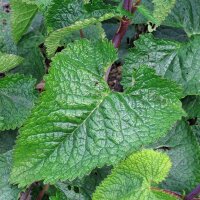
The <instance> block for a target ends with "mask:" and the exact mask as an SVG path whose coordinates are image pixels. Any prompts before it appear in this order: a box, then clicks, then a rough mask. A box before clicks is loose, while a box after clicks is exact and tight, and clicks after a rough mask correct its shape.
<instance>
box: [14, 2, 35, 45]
mask: <svg viewBox="0 0 200 200" xmlns="http://www.w3.org/2000/svg"><path fill="white" fill-rule="evenodd" d="M11 7H12V15H11V24H12V35H13V38H14V40H15V42H16V43H17V42H19V40H20V39H21V37H22V35H23V34H24V33H25V32H26V31H27V29H28V27H29V24H30V22H31V20H32V19H33V17H34V16H35V14H36V13H37V11H38V7H37V6H36V5H34V4H27V3H24V2H23V0H11Z"/></svg>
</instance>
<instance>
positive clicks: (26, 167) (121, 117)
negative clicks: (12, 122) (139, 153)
mask: <svg viewBox="0 0 200 200" xmlns="http://www.w3.org/2000/svg"><path fill="white" fill-rule="evenodd" d="M115 51H116V50H115V49H114V47H113V46H112V44H111V43H109V42H107V41H99V42H96V43H91V42H89V41H87V40H81V41H76V42H75V43H74V44H70V45H68V46H67V48H66V49H65V50H64V51H62V52H61V53H59V54H58V55H57V56H55V58H54V59H53V63H52V67H51V70H50V73H49V75H48V76H47V77H46V79H45V80H46V88H45V89H46V91H45V92H44V93H43V95H42V97H41V99H40V103H39V104H38V106H37V107H36V108H35V109H34V110H33V112H32V115H31V117H30V118H29V119H28V120H27V122H26V124H25V125H24V127H23V128H22V129H21V134H20V137H19V138H18V141H17V146H16V149H15V153H14V155H15V156H14V160H15V162H14V168H13V171H12V182H14V183H19V184H20V186H25V185H27V184H30V183H32V182H34V181H35V180H44V181H45V182H50V183H55V182H56V181H58V180H59V179H61V180H66V179H68V180H73V179H75V178H76V177H82V176H83V175H86V174H88V173H89V172H90V171H91V170H92V169H94V168H95V167H97V166H99V167H100V166H103V165H104V164H106V163H108V164H115V163H117V162H118V161H119V160H120V159H122V158H124V156H126V155H127V154H128V153H129V152H132V151H133V150H137V149H139V148H140V147H141V146H142V145H143V144H146V143H151V142H153V141H155V140H156V139H157V138H159V137H161V136H162V135H164V134H165V133H166V131H167V130H168V129H169V128H170V127H171V126H172V124H173V123H175V121H176V120H177V119H179V118H180V117H181V116H182V115H184V112H183V110H182V108H181V103H180V102H179V100H178V99H179V98H180V96H181V89H180V88H179V87H178V86H177V85H176V84H175V83H173V82H170V81H167V80H165V79H162V78H160V77H158V76H156V75H155V74H154V70H152V69H150V68H146V67H143V68H141V69H139V70H138V71H137V72H136V73H134V75H133V76H134V77H135V81H136V85H135V86H134V87H132V88H129V90H127V91H126V92H125V93H124V94H122V93H115V92H111V91H110V90H109V88H108V86H107V84H106V82H105V81H104V79H103V74H104V72H105V68H106V67H108V66H110V64H111V63H113V62H114V60H116V52H115ZM27 146H28V151H27Z"/></svg>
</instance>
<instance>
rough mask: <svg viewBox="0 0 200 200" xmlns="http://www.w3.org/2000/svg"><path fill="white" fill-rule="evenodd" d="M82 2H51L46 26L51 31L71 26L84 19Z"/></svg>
mask: <svg viewBox="0 0 200 200" xmlns="http://www.w3.org/2000/svg"><path fill="white" fill-rule="evenodd" d="M84 14H85V11H84V9H83V1H82V0H66V1H60V0H53V3H52V4H51V6H50V7H49V9H48V11H47V15H46V21H47V25H48V26H49V27H51V28H52V29H53V30H56V29H60V28H63V27H65V26H69V25H72V24H73V23H75V22H76V21H79V20H81V18H84Z"/></svg>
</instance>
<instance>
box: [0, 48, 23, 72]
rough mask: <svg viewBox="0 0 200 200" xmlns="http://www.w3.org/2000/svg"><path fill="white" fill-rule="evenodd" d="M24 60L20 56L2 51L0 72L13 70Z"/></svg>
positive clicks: (0, 54)
mask: <svg viewBox="0 0 200 200" xmlns="http://www.w3.org/2000/svg"><path fill="white" fill-rule="evenodd" d="M22 61H23V58H22V57H20V56H16V55H12V54H5V53H1V52H0V73H4V72H6V71H9V70H11V69H12V68H14V67H16V66H17V65H19V64H20V63H21V62H22Z"/></svg>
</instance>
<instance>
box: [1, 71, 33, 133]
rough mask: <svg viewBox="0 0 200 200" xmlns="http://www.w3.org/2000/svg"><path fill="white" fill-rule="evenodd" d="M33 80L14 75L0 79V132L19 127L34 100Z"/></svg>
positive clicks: (27, 114)
mask: <svg viewBox="0 0 200 200" xmlns="http://www.w3.org/2000/svg"><path fill="white" fill-rule="evenodd" d="M34 85H35V79H32V78H29V77H24V76H23V75H19V74H14V75H10V76H6V77H5V78H1V79H0V102H1V104H0V130H8V129H15V128H17V127H20V126H21V125H22V124H23V123H24V121H25V120H26V118H27V117H28V116H29V114H30V111H31V109H32V108H33V105H34V101H35V99H36V95H35V91H34Z"/></svg>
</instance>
